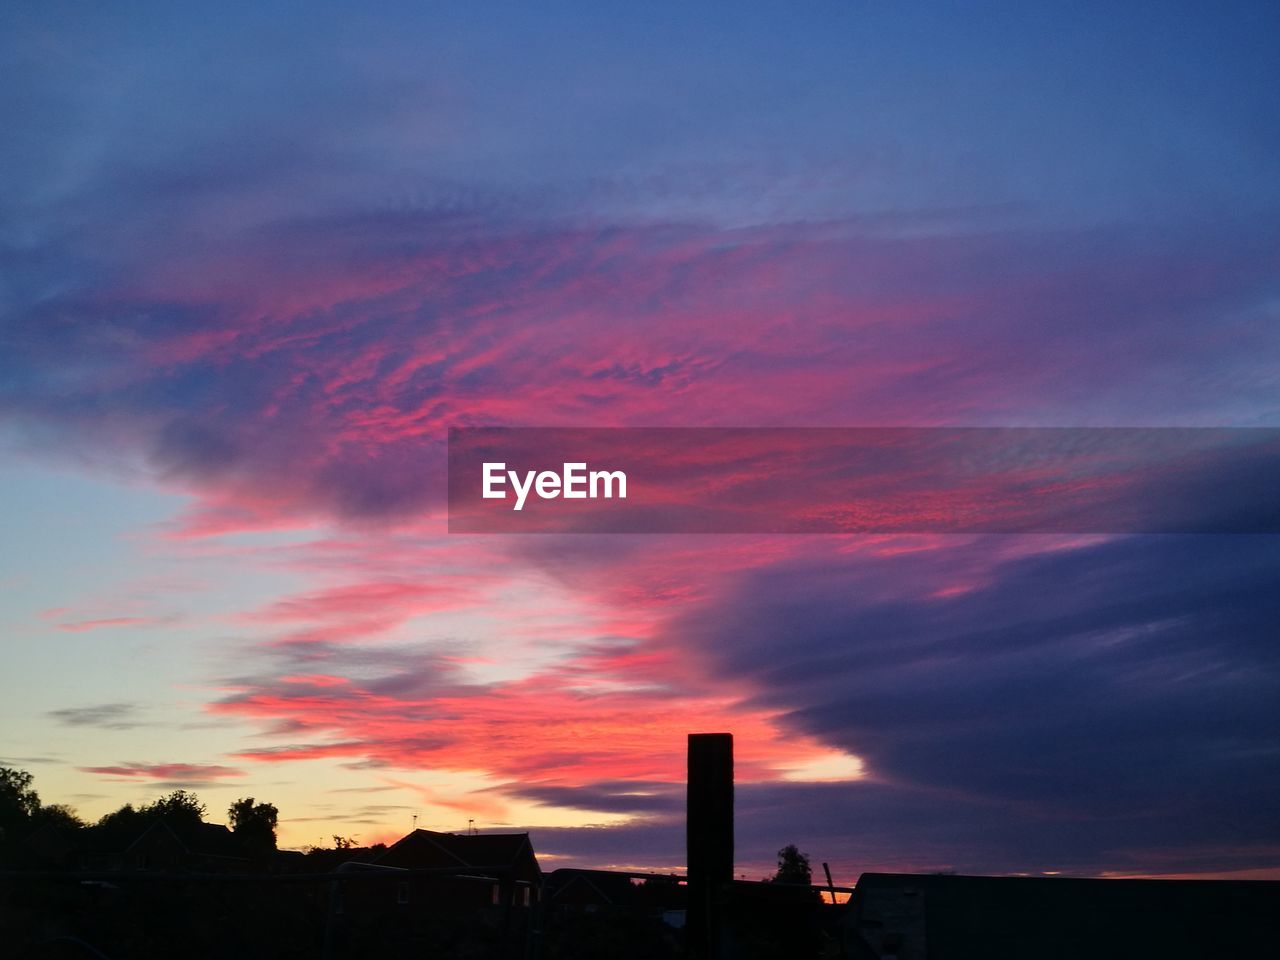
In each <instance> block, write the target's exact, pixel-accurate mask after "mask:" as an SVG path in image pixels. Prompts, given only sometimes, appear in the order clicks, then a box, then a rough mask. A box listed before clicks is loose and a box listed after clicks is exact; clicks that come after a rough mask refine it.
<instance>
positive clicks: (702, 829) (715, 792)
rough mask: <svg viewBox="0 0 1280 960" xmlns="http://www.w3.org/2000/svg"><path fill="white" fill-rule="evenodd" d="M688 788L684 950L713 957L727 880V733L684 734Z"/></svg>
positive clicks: (730, 765) (729, 825)
mask: <svg viewBox="0 0 1280 960" xmlns="http://www.w3.org/2000/svg"><path fill="white" fill-rule="evenodd" d="M688 791H689V793H688V810H687V813H686V823H685V830H686V834H685V846H686V858H687V860H688V869H689V915H688V921H687V926H688V936H689V947H690V954H691V956H697V957H714V956H715V955H716V952H717V951H716V943H717V941H718V940H719V937H718V935H717V930H718V928H719V923H720V917H719V913H720V910H719V909H718V908H719V904H720V902H721V900H722V899H723V897H724V893H723V890H724V887H725V885H726V884H728V883H729V882H730V881H731V880H732V879H733V734H731V733H691V734H689V785H688Z"/></svg>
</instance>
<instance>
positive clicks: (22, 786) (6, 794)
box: [0, 767, 40, 830]
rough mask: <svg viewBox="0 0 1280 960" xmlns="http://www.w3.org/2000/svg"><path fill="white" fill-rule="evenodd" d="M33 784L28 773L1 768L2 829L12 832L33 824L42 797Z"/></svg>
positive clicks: (0, 822)
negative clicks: (33, 787)
mask: <svg viewBox="0 0 1280 960" xmlns="http://www.w3.org/2000/svg"><path fill="white" fill-rule="evenodd" d="M31 783H32V776H31V774H29V773H27V771H25V770H15V769H13V768H12V767H0V828H3V829H5V830H12V829H16V828H22V827H26V826H27V825H29V824H30V823H31V818H32V817H33V816H35V814H36V811H38V810H39V809H40V795H39V794H38V793H36V792H35V790H34V789H32V787H31Z"/></svg>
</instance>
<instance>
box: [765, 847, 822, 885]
mask: <svg viewBox="0 0 1280 960" xmlns="http://www.w3.org/2000/svg"><path fill="white" fill-rule="evenodd" d="M773 882H774V883H812V882H813V869H812V868H811V867H810V866H809V855H808V854H807V853H801V852H800V848H799V847H797V846H796V845H795V844H794V843H788V844H787V845H786V846H785V847H783V848H782V849H781V850H779V851H778V872H777V873H775V874H774V875H773Z"/></svg>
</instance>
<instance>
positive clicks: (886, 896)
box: [845, 873, 1280, 960]
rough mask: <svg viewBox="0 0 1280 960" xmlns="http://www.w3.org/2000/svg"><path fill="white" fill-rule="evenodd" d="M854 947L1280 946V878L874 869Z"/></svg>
mask: <svg viewBox="0 0 1280 960" xmlns="http://www.w3.org/2000/svg"><path fill="white" fill-rule="evenodd" d="M845 936H846V944H845V946H846V949H847V950H849V951H851V952H850V953H849V955H850V956H854V957H857V956H873V957H878V958H887V957H894V958H896V960H955V958H968V957H974V958H982V960H1025V958H1027V957H1035V958H1037V960H1078V958H1080V957H1089V958H1090V960H1108V958H1116V960H1120V958H1124V960H1133V958H1140V957H1159V958H1160V960H1183V958H1185V960H1193V958H1194V960H1203V958H1206V957H1215V958H1216V957H1223V958H1227V957H1230V958H1232V960H1247V958H1253V957H1258V958H1262V957H1276V956H1280V883H1273V882H1261V881H1228V880H1094V879H1076V878H1065V877H963V876H934V875H917V874H885V873H867V874H863V875H862V877H861V878H860V879H859V880H858V884H857V887H856V889H855V891H854V894H853V897H852V899H851V900H850V903H849V911H848V914H847V915H846V918H845Z"/></svg>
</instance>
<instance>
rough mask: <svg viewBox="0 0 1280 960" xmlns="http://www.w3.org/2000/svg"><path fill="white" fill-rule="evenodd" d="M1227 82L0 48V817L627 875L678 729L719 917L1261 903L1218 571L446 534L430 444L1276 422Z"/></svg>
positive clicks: (1265, 309)
mask: <svg viewBox="0 0 1280 960" xmlns="http://www.w3.org/2000/svg"><path fill="white" fill-rule="evenodd" d="M1277 35H1280V11H1278V10H1277V8H1276V7H1275V6H1274V5H1273V4H1267V3H1251V4H1246V3H1224V4H1214V5H1210V6H1206V5H1203V4H1182V3H1159V4H1154V3H1130V4H1124V5H1122V6H1120V7H1117V6H1116V5H1114V4H1088V3H1083V4H1070V5H1067V4H1062V5H1057V4H1044V3H1026V2H1021V3H1005V4H992V3H939V4H933V5H927V6H906V5H901V4H889V3H876V2H843V3H825V2H816V3H809V4H802V5H784V4H762V3H750V4H733V5H727V4H726V5H720V4H700V5H677V4H664V3H655V4H616V3H601V2H596V3H550V4H539V5H528V4H514V3H511V4H502V3H495V4H479V5H443V4H442V5H434V4H425V3H413V4H409V3H405V4H385V5H377V9H376V10H373V9H358V8H356V7H355V6H354V5H351V6H342V5H332V4H323V3H316V4H307V5H301V4H282V3H261V4H254V5H251V6H250V5H246V6H245V7H244V8H230V7H227V8H218V9H216V10H214V9H212V8H209V7H207V6H206V5H189V4H143V3H138V4H125V5H118V6H113V7H110V8H108V7H104V6H102V5H96V4H68V3H57V2H53V3H48V4H39V5H32V4H9V5H7V6H6V7H5V9H4V11H3V12H2V13H0V129H3V130H4V135H3V137H0V458H2V459H0V503H3V504H4V507H5V508H4V510H3V511H2V512H0V543H2V544H3V547H2V548H0V638H2V640H0V642H2V643H3V650H4V669H3V670H2V671H0V763H7V764H9V765H12V766H19V767H22V768H25V769H28V770H30V771H31V772H32V773H33V774H34V775H35V778H36V787H37V789H38V790H39V791H40V793H41V795H42V797H43V798H44V799H45V801H46V802H66V803H70V804H72V805H74V806H75V807H76V808H77V809H78V810H79V811H80V812H81V814H82V815H84V816H85V817H87V818H89V819H93V818H96V817H98V816H101V815H102V814H103V813H106V812H108V811H110V810H112V809H114V808H115V807H117V806H119V805H120V804H122V803H125V802H135V803H137V802H142V801H146V800H149V799H154V798H155V797H157V796H159V795H160V794H162V793H164V792H167V791H169V790H172V789H176V788H185V789H191V790H194V791H195V792H197V793H198V794H199V796H200V797H201V798H202V799H203V800H204V801H205V802H206V803H207V804H208V806H209V808H210V817H211V818H212V819H215V820H218V819H222V812H223V811H224V810H225V808H226V806H227V805H228V804H229V803H230V802H231V801H233V800H235V799H236V798H238V797H242V796H254V797H255V798H257V799H258V800H260V801H262V800H265V801H269V802H272V803H275V804H276V805H277V806H278V807H279V808H280V811H281V824H280V840H281V844H282V845H285V846H291V847H302V846H305V845H308V844H315V843H320V842H325V841H328V840H329V839H330V838H331V837H332V835H334V834H340V835H342V836H349V837H355V838H357V839H358V840H359V841H360V842H364V843H369V842H374V841H378V840H392V839H395V838H397V837H398V836H400V835H402V834H403V833H405V832H407V831H408V830H409V829H410V827H411V826H412V825H413V823H414V822H415V819H414V818H415V817H416V823H417V824H418V825H419V826H423V827H429V828H432V829H440V830H463V829H466V828H467V826H468V824H469V823H472V822H474V825H475V826H476V827H477V828H479V829H481V830H520V831H523V830H528V831H530V832H531V833H532V835H533V841H534V846H535V849H536V850H537V852H538V854H539V858H540V860H541V861H542V862H543V865H544V867H552V866H559V865H569V864H574V865H584V866H626V867H632V868H636V867H639V868H645V869H661V870H668V869H678V868H680V867H682V865H683V858H684V851H683V843H684V820H683V790H684V784H683V781H684V741H685V735H686V734H687V733H690V732H706V731H718V730H728V731H732V732H733V733H734V734H735V744H736V760H737V794H736V822H737V860H738V870H739V872H740V873H742V874H744V875H746V876H749V877H756V876H760V875H763V874H764V873H766V872H768V871H769V869H770V867H771V864H772V861H773V859H774V854H775V852H776V851H777V849H778V848H779V847H781V846H783V845H784V844H787V843H796V844H798V845H799V846H800V847H801V849H802V850H805V851H807V852H809V853H810V854H811V855H812V856H813V858H814V860H815V862H818V861H823V860H825V861H829V862H830V863H831V866H832V871H833V873H834V874H835V875H836V878H837V882H850V881H852V880H853V879H855V878H856V876H857V875H858V873H860V872H862V871H864V870H873V869H878V870H885V869H893V870H956V871H960V872H982V873H1032V874H1039V873H1068V874H1080V875H1106V876H1118V875H1125V876H1130V875H1142V876H1174V875H1198V876H1218V875H1231V876H1270V877H1280V809H1278V808H1277V807H1276V805H1275V803H1274V798H1275V796H1276V795H1277V792H1278V791H1280V647H1278V645H1277V643H1276V639H1277V637H1276V626H1275V625H1276V623H1277V622H1280V617H1278V614H1280V600H1277V598H1278V597H1280V589H1277V586H1278V584H1277V581H1278V580H1280V538H1277V537H1276V536H1275V535H1249V534H1235V535H1212V534H1196V535H1127V536H1122V535H1116V534H1111V535H1090V536H1082V535H1075V536H1072V535H1066V534H1056V535H1047V534H1020V535H956V534H945V535H944V534H928V533H920V534H912V535H887V534H886V535H794V536H776V535H764V534H760V535H753V534H735V535H727V534H726V535H693V534H680V533H663V534H654V535H632V534H580V535H547V536H536V537H535V536H527V535H519V534H502V535H461V534H456V533H455V534H450V533H448V532H447V522H446V521H447V517H446V510H445V508H446V503H445V486H446V484H445V479H446V477H445V444H446V437H447V433H448V430H449V428H450V427H469V426H549V427H616V426H646V427H673V426H702V427H814V426H818V427H833V426H911V427H932V426H1035V427H1039V426H1069V427H1114V426H1124V427H1164V426H1188V427H1190V426H1194V427H1202V426H1203V427H1277V426H1280V373H1278V371H1280V323H1278V322H1277V321H1278V320H1280V257H1278V256H1277V250H1280V176H1276V173H1277V170H1276V161H1275V158H1276V157H1277V156H1280V111H1277V109H1276V107H1275V103H1276V99H1277V98H1276V93H1277V91H1278V90H1280V59H1277V58H1276V57H1275V56H1274V38H1275V37H1276V36H1277ZM1219 507H1221V504H1215V503H1198V502H1195V501H1194V500H1193V501H1190V502H1183V503H1181V504H1179V506H1178V509H1180V510H1184V511H1186V515H1187V516H1188V517H1189V518H1190V519H1191V520H1192V521H1193V520H1194V518H1195V516H1196V513H1197V511H1198V510H1201V509H1204V510H1206V511H1213V510H1216V509H1218V508H1219ZM1190 526H1192V527H1194V526H1195V524H1194V522H1191V523H1190Z"/></svg>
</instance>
